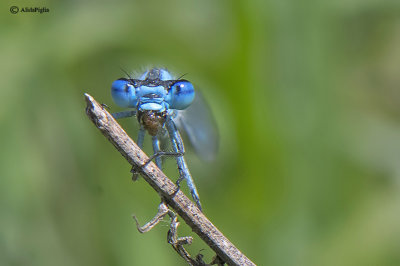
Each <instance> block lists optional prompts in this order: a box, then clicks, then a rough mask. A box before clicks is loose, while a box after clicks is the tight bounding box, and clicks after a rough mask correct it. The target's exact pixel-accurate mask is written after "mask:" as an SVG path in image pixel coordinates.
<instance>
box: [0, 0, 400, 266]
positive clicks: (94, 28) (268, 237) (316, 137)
mask: <svg viewBox="0 0 400 266" xmlns="http://www.w3.org/2000/svg"><path fill="white" fill-rule="evenodd" d="M36 4H37V5H40V6H46V7H48V8H49V9H50V12H49V13H43V14H34V13H25V14H22V13H19V14H16V15H13V14H11V13H10V12H9V8H10V6H11V5H17V6H19V7H23V6H31V5H36ZM0 7H1V10H2V12H3V16H1V18H0V22H1V23H0V35H1V40H0V58H1V63H0V72H1V73H2V82H1V90H0V99H1V103H0V125H1V130H0V142H1V143H0V144H1V146H0V147H1V150H0V177H1V178H0V211H1V219H0V228H1V229H0V264H1V265H41V266H42V265H60V266H62V265H97V266H101V265H184V263H183V260H182V259H180V258H178V256H177V255H176V254H175V253H174V251H173V250H172V248H171V247H170V246H169V245H168V244H167V242H166V233H167V230H168V222H167V221H165V222H164V223H163V224H162V225H161V226H158V227H157V228H156V229H154V230H153V231H151V232H149V233H147V234H144V235H141V234H139V233H138V232H137V231H136V227H135V224H134V222H133V220H132V219H131V217H130V215H131V214H132V213H135V214H136V215H137V216H138V217H139V220H140V221H141V222H145V221H147V220H148V219H150V218H151V217H152V215H153V214H155V212H156V209H157V205H158V203H159V198H158V196H157V195H156V193H154V192H153V191H152V189H151V188H150V187H149V186H148V185H147V184H146V183H145V182H143V180H140V181H138V182H136V183H132V181H131V180H130V174H129V170H130V167H129V165H128V163H127V162H126V161H125V160H124V159H123V158H122V157H121V156H120V155H119V154H118V152H117V151H116V150H115V149H114V148H113V147H112V145H111V144H109V143H108V142H107V141H106V139H105V138H104V137H103V136H102V135H101V134H100V133H99V132H98V130H97V129H96V128H95V127H94V126H93V125H92V124H91V122H90V121H89V120H88V119H87V118H86V116H85V113H84V107H85V103H84V100H83V93H84V92H88V93H90V94H91V95H93V96H94V97H95V98H96V99H97V100H98V101H99V102H103V103H106V104H108V105H109V106H111V108H112V109H111V111H119V110H120V109H118V108H116V107H115V106H114V104H113V103H112V101H111V97H110V94H109V90H110V85H111V82H112V81H113V80H115V79H117V78H119V77H121V76H124V74H123V72H122V71H121V68H123V69H125V70H127V71H129V72H131V71H140V70H143V69H144V68H146V67H148V66H152V65H156V66H165V67H167V68H169V69H170V70H171V71H173V72H174V73H176V75H177V76H179V75H181V74H184V73H188V74H187V75H186V76H185V78H187V79H189V80H191V81H192V82H193V83H194V84H196V85H197V86H198V88H199V89H201V90H202V91H203V92H204V94H205V95H206V98H207V99H208V100H209V102H210V105H211V107H212V109H213V112H214V113H215V116H216V119H217V121H218V126H219V128H220V137H221V147H220V154H219V157H218V160H217V161H216V162H215V163H212V164H206V163H204V162H201V161H199V160H198V159H197V158H196V156H195V155H194V154H193V153H191V152H190V151H189V153H188V155H187V157H188V161H189V165H190V167H191V171H192V173H193V176H194V178H195V180H196V183H197V186H198V189H199V192H200V196H201V199H202V203H203V205H204V212H205V214H206V215H207V216H208V217H209V218H210V219H211V220H212V221H213V223H214V224H215V225H217V227H218V228H219V229H220V230H221V231H222V232H223V233H224V234H225V235H226V236H227V237H228V238H230V239H231V241H232V242H233V243H234V244H236V245H237V246H238V247H239V248H240V249H241V250H242V251H243V252H244V253H245V254H246V255H247V256H248V257H249V258H251V259H252V260H253V261H254V262H255V263H257V264H259V265H280V266H285V265H307V266H308V265H400V253H399V249H400V226H399V224H400V163H399V160H400V86H399V84H400V2H399V1H395V0H393V1H390V0H381V1H377V0H363V1H361V0H339V1H294V0H291V1H279V0H272V1H261V0H259V1H227V0H220V1H215V0H205V1H183V0H172V1H119V2H108V3H98V2H93V1H86V2H81V1H58V2H57V1H47V2H46V1H43V2H40V3H39V2H28V1H18V2H17V3H11V2H9V1H8V2H7V1H6V2H2V3H1V4H0ZM121 123H122V124H123V126H124V127H125V128H126V130H127V131H128V132H129V133H130V134H132V136H134V135H135V128H136V124H135V123H134V122H132V121H131V120H124V121H122V122H121ZM135 138H136V137H135ZM147 146H149V145H147ZM147 151H148V152H149V151H150V150H149V149H147ZM175 168H176V166H175V165H174V163H173V161H170V162H168V168H167V169H166V171H167V173H168V174H169V175H170V176H171V177H174V176H175V177H176V169H175ZM180 232H181V235H188V234H190V235H193V233H192V232H191V231H190V229H189V228H188V227H187V226H186V225H184V224H182V226H181V228H180ZM203 249H204V250H203ZM189 250H190V251H191V252H192V253H193V254H197V253H198V252H199V251H201V252H202V253H203V254H204V255H205V257H206V259H207V260H209V259H210V258H211V257H212V256H213V254H212V252H211V251H210V250H209V249H208V248H207V247H206V245H205V244H204V243H202V241H201V240H200V239H199V238H195V241H194V243H193V245H192V246H191V247H189Z"/></svg>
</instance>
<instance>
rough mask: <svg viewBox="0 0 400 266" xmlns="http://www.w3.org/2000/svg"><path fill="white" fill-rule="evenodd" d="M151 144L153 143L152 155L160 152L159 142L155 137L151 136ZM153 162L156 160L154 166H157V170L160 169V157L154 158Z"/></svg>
mask: <svg viewBox="0 0 400 266" xmlns="http://www.w3.org/2000/svg"><path fill="white" fill-rule="evenodd" d="M151 142H152V143H153V151H154V154H158V153H159V152H160V140H159V139H158V137H157V136H153V137H152V138H151ZM155 160H156V165H157V166H158V168H160V169H161V157H160V156H156V157H155Z"/></svg>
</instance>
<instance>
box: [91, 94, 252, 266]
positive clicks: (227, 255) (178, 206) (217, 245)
mask: <svg viewBox="0 0 400 266" xmlns="http://www.w3.org/2000/svg"><path fill="white" fill-rule="evenodd" d="M85 98H86V103H87V107H86V114H87V115H88V117H89V118H90V119H91V120H92V122H93V123H94V124H95V125H96V127H97V128H98V129H99V130H100V131H101V132H102V133H103V135H104V136H105V137H106V138H107V139H108V140H109V141H110V142H111V143H112V144H113V145H114V146H115V148H116V149H117V150H118V151H119V152H120V153H121V154H122V155H123V156H124V157H125V159H126V160H127V161H128V162H129V163H130V164H131V165H132V166H135V167H136V169H138V171H139V172H140V174H141V175H142V176H143V179H144V180H145V181H146V182H147V183H149V184H150V186H152V187H153V189H154V190H155V191H156V192H157V193H158V194H159V195H161V197H162V200H163V201H165V202H166V203H167V204H168V206H170V207H171V208H172V209H173V210H175V212H176V213H177V214H178V215H179V216H181V217H182V219H183V220H184V221H185V222H186V223H187V224H188V225H189V226H190V227H191V228H192V230H193V231H194V232H195V233H196V234H197V235H198V236H199V237H200V238H201V239H203V241H204V242H206V244H207V245H208V246H209V247H210V248H211V249H212V250H214V251H215V253H216V254H217V255H218V257H219V258H220V259H222V260H223V261H225V262H226V263H228V264H229V265H255V264H254V263H253V262H252V261H251V260H250V259H248V258H247V257H246V256H245V255H244V254H243V253H242V252H241V251H240V250H239V249H238V248H236V247H235V246H234V245H233V244H232V243H231V242H230V241H229V239H228V238H226V237H225V236H224V235H223V234H222V233H221V232H220V231H219V230H218V229H217V228H216V227H215V226H214V225H213V224H212V223H211V222H210V221H209V220H208V219H207V217H206V216H205V215H204V214H203V213H202V212H201V211H200V210H199V209H198V208H197V207H196V205H195V204H194V203H193V202H191V201H190V200H189V199H188V198H187V197H186V195H185V194H184V193H183V192H182V191H178V192H177V187H176V185H175V184H174V183H173V182H172V181H171V180H170V179H169V178H168V177H167V176H165V174H164V173H163V172H162V171H161V170H160V169H159V168H158V167H157V166H156V165H155V164H154V163H153V162H151V163H149V164H147V165H146V166H144V167H141V166H143V165H144V164H145V163H146V162H147V161H148V159H149V158H148V157H147V156H146V154H145V153H144V152H143V151H142V150H141V149H140V148H139V147H138V146H137V145H136V143H135V142H134V141H133V140H132V139H131V138H130V137H129V136H128V135H127V134H126V132H125V131H124V130H123V129H122V128H121V127H120V125H119V124H118V123H117V122H116V121H115V119H114V118H113V117H112V115H111V114H110V113H109V112H107V110H105V109H104V108H103V107H102V106H101V105H100V104H99V103H97V102H96V101H95V100H94V98H93V97H92V96H90V95H89V94H85Z"/></svg>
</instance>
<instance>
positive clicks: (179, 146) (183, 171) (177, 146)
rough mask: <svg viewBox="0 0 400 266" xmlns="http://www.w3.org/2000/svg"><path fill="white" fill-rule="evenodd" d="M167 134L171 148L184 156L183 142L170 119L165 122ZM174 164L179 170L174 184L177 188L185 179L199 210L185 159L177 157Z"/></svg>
mask: <svg viewBox="0 0 400 266" xmlns="http://www.w3.org/2000/svg"><path fill="white" fill-rule="evenodd" d="M166 126H167V130H168V134H169V136H170V138H171V142H172V147H173V149H174V151H175V152H176V153H180V154H184V153H185V148H184V146H183V141H182V138H181V135H180V134H179V131H178V129H177V128H176V126H175V123H174V121H172V119H171V118H168V119H167V122H166ZM176 162H177V164H178V170H179V176H180V177H179V179H178V180H177V182H176V184H177V186H178V188H179V185H180V182H181V181H182V180H183V179H185V180H186V183H187V186H188V187H189V190H190V193H191V194H192V197H193V199H194V201H195V202H196V205H197V207H198V208H199V209H200V210H201V204H200V197H199V193H198V192H197V189H196V185H195V184H194V181H193V178H192V176H191V174H190V171H189V168H188V166H187V164H186V161H185V158H184V157H183V155H181V156H177V157H176Z"/></svg>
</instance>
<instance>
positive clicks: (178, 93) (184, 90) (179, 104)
mask: <svg viewBox="0 0 400 266" xmlns="http://www.w3.org/2000/svg"><path fill="white" fill-rule="evenodd" d="M169 94H170V95H171V99H170V102H169V104H170V108H172V109H178V110H183V109H186V108H187V107H188V106H189V105H190V104H191V103H192V102H193V99H194V95H195V93H194V88H193V85H192V83H190V82H189V81H187V80H180V81H177V82H175V83H174V84H173V85H172V86H171V89H170V92H169Z"/></svg>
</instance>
